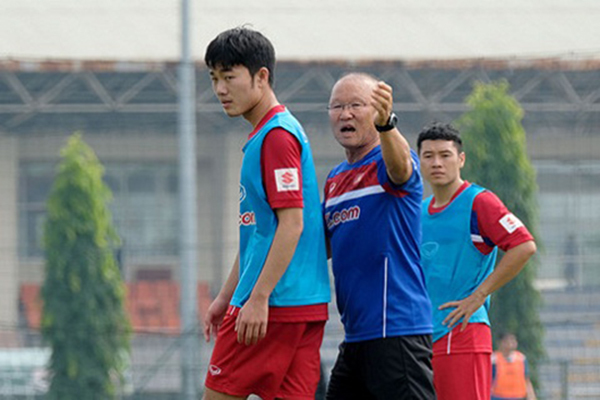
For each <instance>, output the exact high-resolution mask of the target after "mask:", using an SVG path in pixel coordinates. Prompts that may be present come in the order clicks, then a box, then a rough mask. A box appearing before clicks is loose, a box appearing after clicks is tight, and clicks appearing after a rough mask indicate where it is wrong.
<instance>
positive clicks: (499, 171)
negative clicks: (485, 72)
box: [457, 81, 545, 382]
mask: <svg viewBox="0 0 600 400" xmlns="http://www.w3.org/2000/svg"><path fill="white" fill-rule="evenodd" d="M508 90H509V85H508V83H507V82H505V81H500V82H495V83H490V84H483V83H476V84H475V87H474V89H473V92H472V93H471V94H470V95H469V96H468V97H467V104H468V105H469V106H470V107H471V110H470V111H468V112H466V113H465V114H464V115H463V116H461V118H460V119H459V121H458V123H457V125H458V127H459V128H460V130H461V135H462V137H463V139H464V141H465V146H464V148H465V153H466V155H467V162H466V163H465V167H464V170H463V176H464V177H465V178H466V179H467V180H469V181H472V182H476V183H477V184H479V185H481V186H483V187H486V188H488V189H490V190H492V191H493V192H495V193H496V194H497V195H498V197H499V198H500V199H502V201H503V202H504V204H505V205H506V206H507V207H508V209H509V210H511V211H512V212H513V213H514V214H515V215H516V216H517V217H518V218H519V219H521V221H522V222H523V223H524V224H525V225H526V226H527V228H528V229H529V231H530V232H531V233H532V235H533V236H534V237H535V238H536V239H537V237H538V236H537V234H536V231H537V223H538V208H537V200H536V193H537V184H536V180H535V170H534V169H533V166H532V165H531V163H530V161H529V158H528V156H527V152H526V140H525V130H524V129H523V126H522V124H521V120H522V119H523V109H522V108H521V106H520V105H519V103H518V102H517V100H515V99H514V98H513V97H511V96H510V95H509V93H508ZM536 242H537V244H538V247H539V241H538V240H536ZM537 262H538V260H537V257H533V259H532V260H531V261H530V262H529V263H528V265H527V266H526V267H525V268H524V269H523V271H522V272H521V273H520V274H519V275H518V276H517V277H516V278H515V279H514V280H512V281H511V282H510V283H508V284H507V285H506V286H504V287H503V288H501V289H500V290H498V291H497V292H496V293H495V294H493V295H492V302H491V311H490V319H491V323H492V327H493V330H492V331H493V335H494V338H496V337H497V335H498V334H499V333H501V332H503V331H510V332H514V333H515V334H516V336H517V338H518V340H519V348H520V349H521V351H523V353H525V354H526V355H527V357H528V359H529V361H530V364H531V367H532V368H531V369H532V377H533V380H534V382H535V381H537V379H536V376H537V369H536V366H537V364H538V363H539V361H541V359H542V358H543V357H544V355H545V351H544V347H543V334H544V332H543V327H542V323H541V321H540V318H539V308H540V305H541V298H540V294H539V292H538V291H537V290H536V289H535V288H534V286H533V283H534V279H535V276H536V269H537Z"/></svg>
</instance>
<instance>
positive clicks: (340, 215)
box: [325, 206, 360, 229]
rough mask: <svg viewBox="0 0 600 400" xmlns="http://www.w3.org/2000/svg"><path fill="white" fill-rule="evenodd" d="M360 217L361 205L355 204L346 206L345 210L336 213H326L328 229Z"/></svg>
mask: <svg viewBox="0 0 600 400" xmlns="http://www.w3.org/2000/svg"><path fill="white" fill-rule="evenodd" d="M358 218H360V207H359V206H353V207H349V208H344V209H343V210H340V211H336V212H334V213H326V214H325V221H326V223H327V229H332V228H333V227H335V226H337V225H339V224H343V223H346V222H350V221H355V220H357V219H358Z"/></svg>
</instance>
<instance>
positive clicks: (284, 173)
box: [275, 168, 300, 192]
mask: <svg viewBox="0 0 600 400" xmlns="http://www.w3.org/2000/svg"><path fill="white" fill-rule="evenodd" d="M275 183H276V184H277V191H278V192H287V191H291V190H300V179H299V178H298V168H280V169H276V170H275Z"/></svg>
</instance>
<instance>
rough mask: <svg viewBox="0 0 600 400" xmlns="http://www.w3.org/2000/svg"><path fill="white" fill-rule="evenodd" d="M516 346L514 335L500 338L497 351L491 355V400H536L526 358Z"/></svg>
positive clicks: (507, 334)
mask: <svg viewBox="0 0 600 400" xmlns="http://www.w3.org/2000/svg"><path fill="white" fill-rule="evenodd" d="M517 346H518V342H517V338H516V337H515V335H514V334H512V333H508V332H507V333H504V334H502V335H501V336H500V344H499V346H498V351H495V352H494V353H493V354H492V400H536V396H535V391H534V390H533V385H532V384H531V380H529V369H528V366H527V358H526V357H525V355H524V354H523V353H521V352H520V351H518V350H517Z"/></svg>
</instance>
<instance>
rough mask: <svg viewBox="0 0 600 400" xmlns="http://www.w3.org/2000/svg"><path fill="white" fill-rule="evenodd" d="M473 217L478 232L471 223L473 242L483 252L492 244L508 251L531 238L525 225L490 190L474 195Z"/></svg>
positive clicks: (486, 251)
mask: <svg viewBox="0 0 600 400" xmlns="http://www.w3.org/2000/svg"><path fill="white" fill-rule="evenodd" d="M473 218H475V219H476V221H477V224H476V226H477V228H476V229H478V232H476V231H474V230H475V229H473V228H474V227H473V224H471V227H472V228H471V229H472V232H471V233H472V234H473V235H472V237H473V243H474V244H475V246H476V247H477V248H478V249H479V250H480V251H481V252H482V253H483V254H489V253H490V252H491V251H492V250H493V248H494V246H498V247H499V248H501V249H502V250H503V251H508V250H510V249H512V248H513V247H516V246H518V245H520V244H521V243H525V242H527V241H530V240H533V236H531V233H529V231H528V230H527V227H526V226H525V225H523V223H522V222H521V221H520V220H519V219H518V218H517V217H516V216H515V215H514V214H513V213H511V212H510V211H509V210H508V209H507V208H506V206H505V205H504V203H502V201H501V200H500V199H499V198H498V196H496V195H495V194H494V193H492V192H489V191H485V192H482V193H480V194H478V195H477V197H475V200H474V201H473ZM477 238H480V239H479V240H478V239H477Z"/></svg>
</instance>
